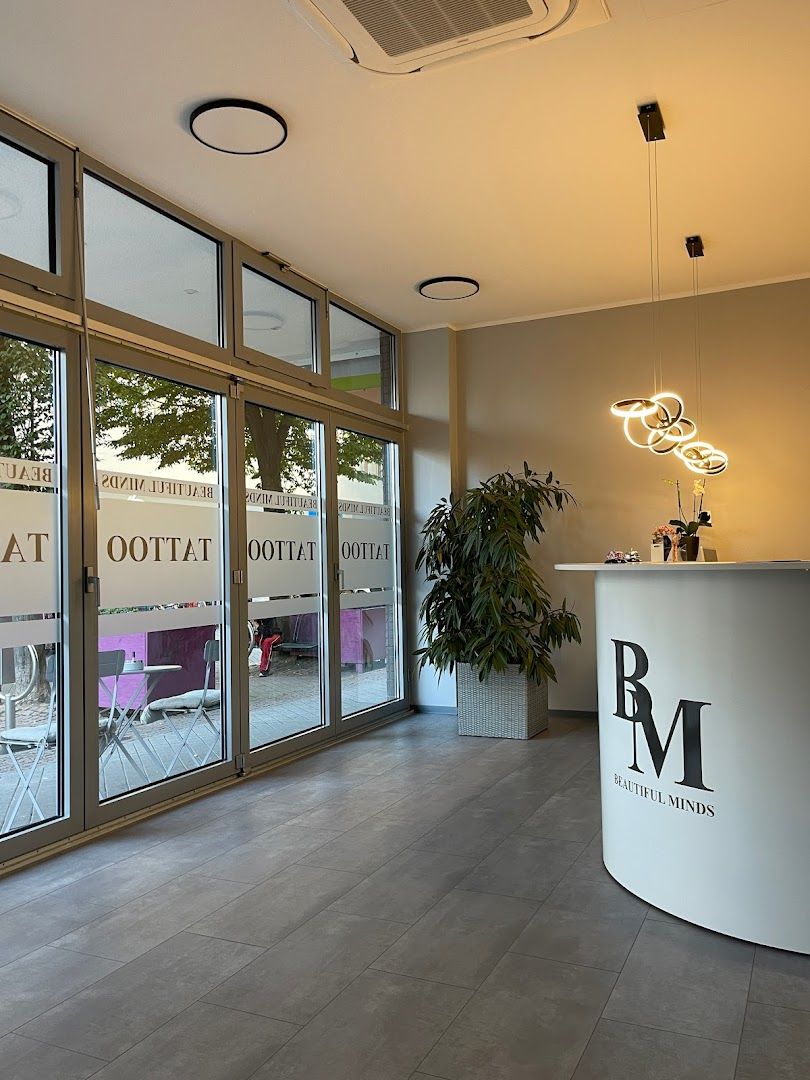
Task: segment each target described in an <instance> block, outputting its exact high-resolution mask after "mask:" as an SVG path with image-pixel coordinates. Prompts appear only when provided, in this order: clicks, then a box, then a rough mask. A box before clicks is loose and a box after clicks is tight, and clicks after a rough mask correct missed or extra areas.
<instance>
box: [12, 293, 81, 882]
mask: <svg viewBox="0 0 810 1080" xmlns="http://www.w3.org/2000/svg"><path fill="white" fill-rule="evenodd" d="M0 333H2V334H3V335H5V336H8V337H14V338H20V339H22V340H24V341H28V342H31V343H33V344H36V345H42V346H44V347H45V348H49V349H53V350H55V351H56V352H57V353H58V354H59V357H58V359H57V364H58V365H59V368H60V370H58V371H57V372H56V373H55V376H56V380H57V385H58V387H59V391H60V392H59V395H58V398H57V401H56V408H57V415H55V417H54V419H55V421H56V434H57V435H58V437H59V442H60V457H59V459H58V460H59V463H60V473H61V478H60V488H61V490H60V506H59V514H60V537H61V540H62V550H61V552H60V569H61V575H60V577H61V594H62V595H61V605H62V639H61V642H60V644H61V664H60V667H61V678H60V683H61V685H60V704H61V707H62V714H63V716H62V719H63V724H64V730H65V735H64V736H63V739H62V746H61V753H62V762H61V770H62V773H61V778H60V781H59V782H60V786H61V794H62V798H63V806H62V810H63V813H62V816H60V817H57V818H52V819H50V820H48V821H44V822H40V823H39V824H36V825H31V826H29V827H27V828H23V829H18V830H16V831H14V832H12V833H9V834H7V835H6V836H4V837H0V869H1V868H2V865H3V863H4V862H6V861H7V860H10V859H15V858H18V857H19V856H21V855H25V854H27V853H28V852H30V851H32V850H36V849H38V848H41V847H44V846H46V845H48V844H54V843H58V842H59V841H62V840H65V839H67V838H69V837H71V836H75V835H77V834H79V833H81V832H82V831H83V830H84V829H85V828H86V824H85V820H84V777H85V770H84V743H85V735H84V727H85V724H84V710H85V699H84V680H83V677H82V670H83V669H82V665H83V648H84V644H83V643H84V637H83V625H82V609H83V602H84V580H83V551H82V521H81V515H80V514H77V513H76V512H75V509H74V508H75V507H76V506H77V505H78V503H79V501H80V494H81V483H82V475H81V467H82V461H81V458H82V430H81V424H80V422H79V417H80V415H81V412H82V404H81V403H82V388H81V372H80V367H81V362H80V349H79V339H78V338H77V337H76V335H75V334H73V333H71V332H70V331H69V330H66V329H63V328H61V327H58V326H53V325H47V324H45V323H43V322H42V321H40V320H34V319H29V318H28V317H26V316H24V315H17V314H13V313H10V312H0Z"/></svg>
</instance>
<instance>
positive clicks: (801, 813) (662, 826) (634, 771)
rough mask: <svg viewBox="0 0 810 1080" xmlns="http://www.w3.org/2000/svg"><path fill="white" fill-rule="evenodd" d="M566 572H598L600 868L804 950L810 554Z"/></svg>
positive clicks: (737, 933) (690, 916)
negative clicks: (798, 558) (805, 558)
mask: <svg viewBox="0 0 810 1080" xmlns="http://www.w3.org/2000/svg"><path fill="white" fill-rule="evenodd" d="M556 569H558V570H573V571H593V572H595V573H596V645H597V667H598V686H599V746H600V755H601V788H602V818H603V857H604V863H605V867H606V868H607V870H608V871H609V873H610V874H611V875H612V876H613V877H614V878H615V879H616V880H617V881H618V882H619V883H620V884H621V885H623V886H624V887H625V888H626V889H628V890H629V891H630V892H632V893H635V894H636V895H637V896H639V897H640V898H641V899H643V900H646V901H648V902H649V903H650V904H653V905H654V906H655V907H657V908H661V909H662V910H664V911H667V912H669V913H670V914H672V915H676V916H678V917H679V918H681V919H685V920H687V921H688V922H692V923H695V924H697V925H698V926H703V927H707V928H708V929H710V930H716V931H719V932H720V933H723V934H729V935H731V936H733V937H737V938H742V939H744V940H746V941H752V942H757V943H759V944H763V945H770V946H773V947H775V948H778V949H788V950H792V951H794V952H800V953H810V573H808V571H810V562H784V563H676V564H674V565H667V564H660V563H641V564H627V565H603V564H601V563H585V564H574V565H560V566H557V568H556Z"/></svg>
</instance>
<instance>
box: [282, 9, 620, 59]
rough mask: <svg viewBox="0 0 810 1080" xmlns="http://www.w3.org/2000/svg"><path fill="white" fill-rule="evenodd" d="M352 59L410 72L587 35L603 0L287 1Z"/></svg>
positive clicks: (598, 19) (601, 16) (602, 15)
mask: <svg viewBox="0 0 810 1080" xmlns="http://www.w3.org/2000/svg"><path fill="white" fill-rule="evenodd" d="M287 2H288V3H289V4H290V6H291V7H292V8H293V9H294V10H295V11H296V12H297V13H298V14H299V15H300V16H301V18H303V19H304V21H305V22H306V23H307V24H308V25H309V26H310V27H311V28H312V29H313V30H314V31H315V33H317V34H318V36H319V37H320V38H322V39H324V40H326V41H329V42H331V43H332V44H333V45H334V46H335V47H336V48H337V49H338V50H339V52H340V54H341V55H342V56H344V57H346V58H347V59H352V60H354V61H355V63H357V64H360V65H361V66H362V67H365V68H369V69H370V70H372V71H380V72H385V73H386V74H407V73H409V72H413V71H419V70H421V69H422V68H426V67H428V66H429V65H431V64H436V63H439V62H441V61H447V60H452V59H455V58H456V57H460V56H462V55H464V54H465V53H471V52H474V51H475V50H481V49H492V48H495V47H497V46H500V45H505V44H507V43H509V42H519V41H521V40H522V41H531V40H532V39H534V38H542V37H548V36H550V35H552V34H554V35H555V36H556V35H559V34H565V33H572V32H573V31H576V30H584V29H585V28H586V27H589V26H596V25H598V24H599V23H603V22H606V21H607V19H608V18H609V15H608V11H607V7H606V5H605V2H604V0H287Z"/></svg>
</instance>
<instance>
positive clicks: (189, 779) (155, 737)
mask: <svg viewBox="0 0 810 1080" xmlns="http://www.w3.org/2000/svg"><path fill="white" fill-rule="evenodd" d="M156 370H161V374H156V373H155V371H156ZM169 370H170V373H167V374H165V375H164V374H163V373H162V369H160V368H159V367H158V365H157V363H156V362H155V364H154V366H153V365H151V364H150V370H149V371H145V370H143V369H141V368H138V367H129V366H123V365H121V364H117V363H111V362H108V361H107V360H106V359H104V360H101V359H99V360H97V362H96V364H95V370H94V385H95V398H94V419H95V452H96V465H97V472H96V482H97V488H98V510H97V515H96V545H95V546H96V551H97V554H96V564H95V567H94V575H93V576H94V578H95V579H96V580H95V581H91V582H90V584H89V587H90V588H91V589H93V588H94V589H95V604H94V608H95V607H96V606H97V612H98V629H97V635H96V636H95V637H94V640H93V641H92V644H91V646H89V647H88V650H87V651H88V655H87V672H88V674H87V680H86V691H85V693H86V703H87V704H86V709H87V725H88V734H87V743H86V755H87V758H88V762H89V761H90V760H91V758H95V760H96V761H97V763H98V770H97V776H98V802H99V804H101V805H102V806H104V805H107V804H112V803H114V802H115V801H116V800H118V801H119V805H120V803H121V801H122V800H123V802H124V803H125V804H126V805H125V806H123V807H122V808H121V809H120V810H119V811H118V812H124V811H126V810H129V809H132V808H134V807H133V805H132V804H133V799H134V797H135V793H140V797H139V798H138V799H137V800H136V802H135V805H140V804H142V803H148V802H151V801H157V800H160V799H165V798H167V797H168V796H169V794H171V793H172V790H174V789H177V783H178V781H179V780H180V779H181V778H185V780H186V783H185V788H188V787H193V786H198V785H201V784H204V783H206V782H210V781H211V780H213V779H215V778H216V775H215V774H214V773H213V772H212V770H214V767H215V766H216V765H217V764H219V763H223V762H226V760H227V759H228V758H229V757H230V754H231V751H230V743H231V741H230V737H229V724H228V717H229V677H228V672H229V652H230V647H229V641H230V635H229V634H228V633H227V632H226V625H225V617H224V615H225V599H226V595H228V594H227V589H226V579H225V567H226V558H227V552H228V543H227V532H226V520H227V519H226V515H225V506H224V498H223V492H224V485H225V479H226V465H225V458H226V455H225V453H224V449H223V448H224V446H225V430H226V424H225V405H226V401H227V398H226V397H225V396H224V395H223V394H222V393H220V392H218V391H217V390H216V389H212V388H204V387H202V386H198V385H190V384H188V383H186V382H183V381H180V379H179V378H176V377H175V372H174V370H173V369H169ZM231 765H232V763H231ZM205 770H209V773H206V775H205V776H194V775H192V774H201V773H204V772H205ZM172 784H174V789H172ZM110 812H111V813H113V812H114V811H112V810H111V811H110Z"/></svg>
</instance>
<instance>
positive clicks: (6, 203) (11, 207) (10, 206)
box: [0, 188, 22, 220]
mask: <svg viewBox="0 0 810 1080" xmlns="http://www.w3.org/2000/svg"><path fill="white" fill-rule="evenodd" d="M21 210H22V203H21V202H20V200H19V199H18V198H17V196H16V195H15V194H14V192H13V191H6V190H5V189H3V188H0V220H4V219H5V218H13V217H16V216H17V214H19V212H20V211H21Z"/></svg>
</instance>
